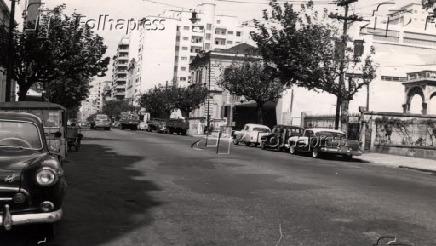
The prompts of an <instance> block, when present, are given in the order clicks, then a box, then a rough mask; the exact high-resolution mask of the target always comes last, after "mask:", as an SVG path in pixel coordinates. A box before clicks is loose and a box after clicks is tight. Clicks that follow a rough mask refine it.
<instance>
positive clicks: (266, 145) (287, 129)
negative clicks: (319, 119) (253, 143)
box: [260, 125, 304, 151]
mask: <svg viewBox="0 0 436 246" xmlns="http://www.w3.org/2000/svg"><path fill="white" fill-rule="evenodd" d="M303 130H304V129H303V128H301V127H298V126H289V125H276V126H274V127H273V129H272V131H271V133H270V134H268V135H263V136H262V137H261V143H260V147H261V148H262V149H274V150H278V151H285V150H288V149H289V145H288V139H289V138H290V137H294V136H301V134H303Z"/></svg>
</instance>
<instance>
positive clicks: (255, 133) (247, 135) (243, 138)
mask: <svg viewBox="0 0 436 246" xmlns="http://www.w3.org/2000/svg"><path fill="white" fill-rule="evenodd" d="M269 133H271V129H269V127H267V126H265V125H260V124H252V123H249V124H245V125H244V128H243V129H242V130H241V131H234V132H233V134H232V135H233V136H232V138H233V144H235V145H238V144H239V143H244V144H245V145H246V146H250V145H252V144H254V146H257V145H259V144H260V139H261V138H262V136H264V135H267V134H269Z"/></svg>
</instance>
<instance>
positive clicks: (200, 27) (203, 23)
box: [135, 0, 254, 97]
mask: <svg viewBox="0 0 436 246" xmlns="http://www.w3.org/2000/svg"><path fill="white" fill-rule="evenodd" d="M217 3H218V2H217ZM215 7H216V3H215V1H213V0H212V1H205V2H204V3H202V4H200V5H198V6H197V8H196V9H195V12H196V13H197V18H198V19H197V20H196V21H195V20H194V21H193V20H192V17H193V10H189V11H187V10H170V11H166V12H164V13H163V14H161V15H159V16H148V17H147V19H149V20H151V21H153V20H162V19H163V20H164V21H162V22H161V24H162V25H163V26H164V30H155V31H150V30H148V31H147V30H145V28H142V30H141V40H140V47H139V52H138V71H137V81H136V84H137V86H136V89H135V96H136V97H138V96H139V95H140V94H142V93H145V92H146V91H147V90H148V89H150V88H152V87H154V86H155V85H158V84H162V85H164V84H166V83H169V84H171V83H173V84H176V85H178V86H186V85H187V84H188V83H189V82H190V81H191V72H190V71H189V64H190V62H191V61H192V59H194V58H195V56H196V55H197V54H198V53H199V52H200V51H201V50H205V51H209V50H214V49H228V48H231V47H233V46H235V45H237V44H240V43H249V44H253V41H252V40H251V37H250V32H251V31H253V30H254V24H253V23H251V24H249V23H248V22H242V21H241V20H239V19H238V17H237V16H228V15H219V14H217V13H215Z"/></svg>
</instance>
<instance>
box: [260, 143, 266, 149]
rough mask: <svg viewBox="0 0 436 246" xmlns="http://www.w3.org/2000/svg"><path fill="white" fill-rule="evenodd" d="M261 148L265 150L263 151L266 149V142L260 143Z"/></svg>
mask: <svg viewBox="0 0 436 246" xmlns="http://www.w3.org/2000/svg"><path fill="white" fill-rule="evenodd" d="M260 148H261V149H263V150H265V149H266V146H265V142H264V141H262V142H261V143H260Z"/></svg>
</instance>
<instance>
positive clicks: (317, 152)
mask: <svg viewBox="0 0 436 246" xmlns="http://www.w3.org/2000/svg"><path fill="white" fill-rule="evenodd" d="M312 157H313V158H319V157H320V153H319V149H318V148H317V147H315V148H313V150H312Z"/></svg>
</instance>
